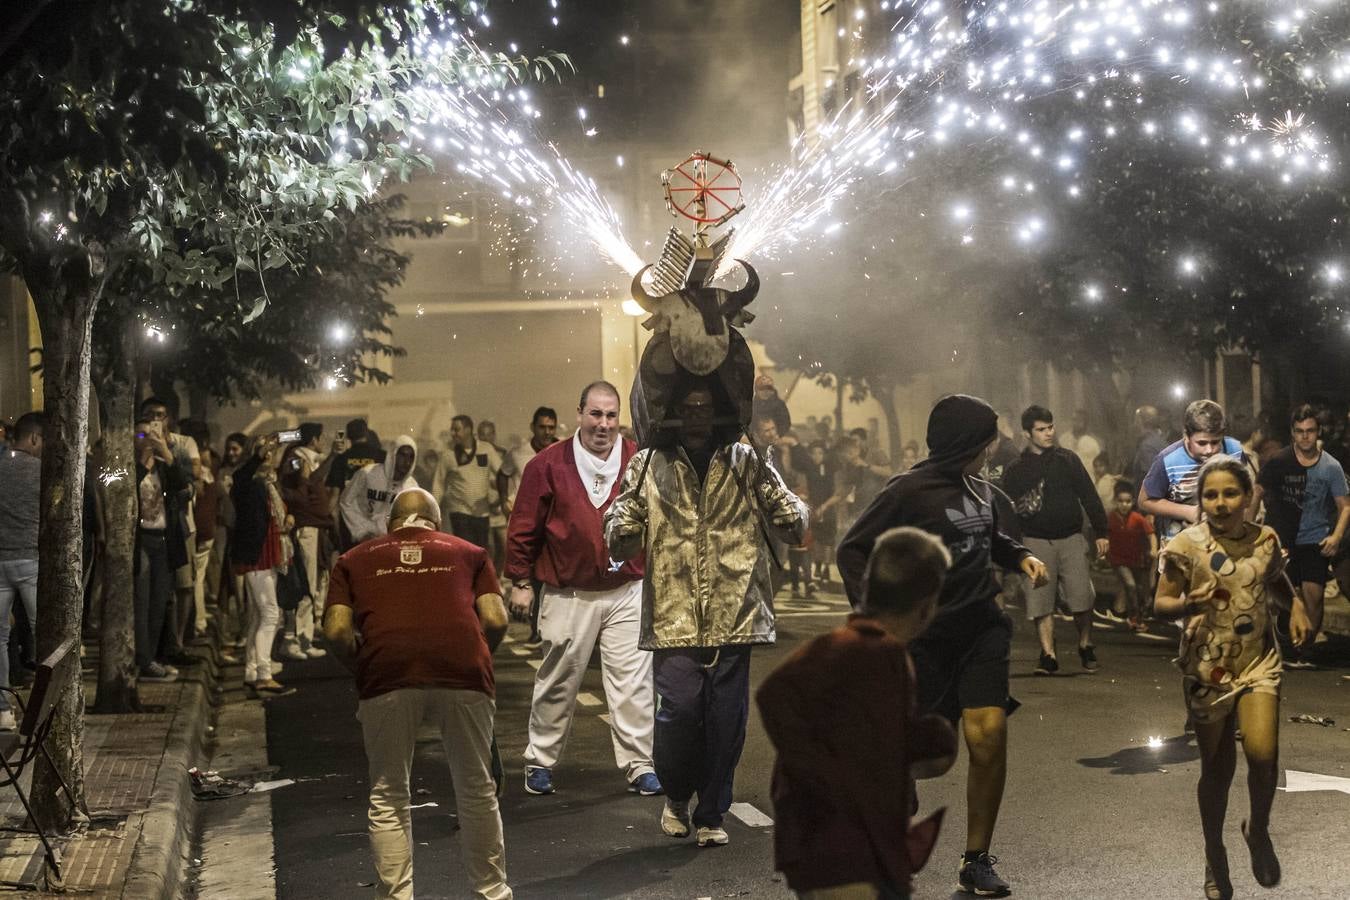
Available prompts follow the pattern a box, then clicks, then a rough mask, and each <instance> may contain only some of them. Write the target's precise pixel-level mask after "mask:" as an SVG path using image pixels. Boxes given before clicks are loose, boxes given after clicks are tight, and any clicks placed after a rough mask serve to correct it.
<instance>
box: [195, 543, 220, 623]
mask: <svg viewBox="0 0 1350 900" xmlns="http://www.w3.org/2000/svg"><path fill="white" fill-rule="evenodd" d="M215 544H216V542H215V540H214V539H212V540H209V541H203V540H201V539H200V538H198V539H197V559H196V566H195V568H194V571H193V577H194V579H195V581H194V583H193V586H192V589H193V595H192V600H193V603H194V605H195V606H196V618H197V621H196V626H197V633H198V634H206V574H207V571H208V570H209V569H210V568H211V554H212V552H213V551H214V550H215ZM212 599H214V598H212Z"/></svg>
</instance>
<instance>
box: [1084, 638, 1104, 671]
mask: <svg viewBox="0 0 1350 900" xmlns="http://www.w3.org/2000/svg"><path fill="white" fill-rule="evenodd" d="M1078 658H1079V659H1080V660H1082V661H1083V668H1084V669H1087V670H1088V671H1089V672H1095V671H1097V670H1098V669H1100V668H1101V667H1102V664H1101V663H1099V662H1097V648H1096V647H1094V646H1092V645H1091V644H1088V645H1087V646H1086V647H1079V648H1078Z"/></svg>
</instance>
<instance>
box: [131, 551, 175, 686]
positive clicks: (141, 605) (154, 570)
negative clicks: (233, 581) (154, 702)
mask: <svg viewBox="0 0 1350 900" xmlns="http://www.w3.org/2000/svg"><path fill="white" fill-rule="evenodd" d="M136 541H137V543H138V544H139V545H140V551H139V558H138V560H137V570H136V605H135V608H134V613H135V617H136V665H137V666H139V667H140V668H141V670H142V671H144V670H145V669H146V668H148V667H149V665H150V664H151V663H152V662H154V661H155V652H156V650H157V649H158V648H159V636H160V634H161V633H162V632H163V630H164V617H165V615H166V614H167V612H168V610H169V607H170V605H171V604H172V602H173V572H171V571H169V549H168V544H167V543H166V542H165V540H164V532H163V531H150V530H148V529H144V528H142V529H141V530H140V531H139V532H138V533H137V536H136Z"/></svg>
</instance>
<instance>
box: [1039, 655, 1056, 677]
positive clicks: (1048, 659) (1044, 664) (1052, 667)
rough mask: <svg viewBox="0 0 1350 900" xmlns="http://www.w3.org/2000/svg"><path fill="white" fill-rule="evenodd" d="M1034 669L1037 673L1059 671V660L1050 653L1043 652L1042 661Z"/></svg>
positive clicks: (1050, 673) (1049, 673) (1047, 673)
mask: <svg viewBox="0 0 1350 900" xmlns="http://www.w3.org/2000/svg"><path fill="white" fill-rule="evenodd" d="M1034 671H1035V672H1036V674H1037V675H1053V674H1055V673H1056V672H1058V671H1059V660H1057V659H1055V658H1054V657H1053V656H1051V655H1050V654H1049V653H1042V654H1041V661H1040V662H1039V663H1037V664H1036V668H1035V670H1034Z"/></svg>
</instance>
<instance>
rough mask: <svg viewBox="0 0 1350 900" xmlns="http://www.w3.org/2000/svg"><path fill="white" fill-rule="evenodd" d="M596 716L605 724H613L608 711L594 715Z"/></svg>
mask: <svg viewBox="0 0 1350 900" xmlns="http://www.w3.org/2000/svg"><path fill="white" fill-rule="evenodd" d="M596 718H597V719H599V720H600V721H601V722H604V723H605V724H606V725H613V724H614V720H612V719H611V718H610V717H609V713H601V714H600V715H598V716H596Z"/></svg>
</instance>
